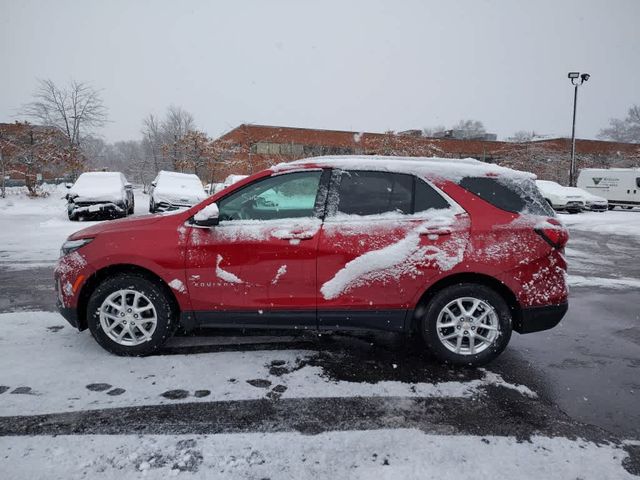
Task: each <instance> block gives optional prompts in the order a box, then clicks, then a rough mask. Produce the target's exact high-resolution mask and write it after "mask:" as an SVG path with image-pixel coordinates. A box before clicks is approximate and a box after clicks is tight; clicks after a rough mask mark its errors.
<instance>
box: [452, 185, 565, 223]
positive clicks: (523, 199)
mask: <svg viewBox="0 0 640 480" xmlns="http://www.w3.org/2000/svg"><path fill="white" fill-rule="evenodd" d="M460 186H461V187H462V188H464V189H465V190H468V191H469V192H471V193H473V194H475V195H477V196H478V197H480V198H482V199H483V200H485V201H487V202H489V203H490V204H491V205H493V206H494V207H497V208H499V209H501V210H506V211H507V212H512V213H529V214H533V215H543V216H548V217H554V216H555V213H554V211H553V209H552V208H551V207H550V206H549V204H548V203H547V202H546V201H545V199H544V198H543V197H542V195H541V194H540V191H539V190H538V187H536V185H535V183H534V182H533V180H528V179H518V180H514V179H510V178H494V177H465V178H463V179H462V180H461V181H460Z"/></svg>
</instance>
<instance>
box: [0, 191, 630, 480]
mask: <svg viewBox="0 0 640 480" xmlns="http://www.w3.org/2000/svg"><path fill="white" fill-rule="evenodd" d="M63 195H64V191H63V190H61V189H58V190H55V191H53V192H52V194H51V195H49V196H48V197H46V198H40V199H28V198H26V197H25V196H24V195H19V194H17V193H16V192H12V194H11V195H9V197H8V198H7V199H0V471H1V472H2V474H1V478H47V479H49V478H65V479H68V478H106V479H109V478H136V477H138V476H140V477H145V478H164V477H166V476H171V475H177V476H179V477H185V478H218V477H219V478H295V479H299V478H403V479H404V478H438V479H442V478H455V479H459V478H478V477H480V478H558V479H565V478H581V479H588V478H593V479H603V478H620V479H623V478H637V477H636V476H635V475H638V474H640V442H639V440H640V409H638V408H637V397H638V395H639V394H640V381H639V380H638V378H640V375H638V372H639V369H640V323H638V322H639V320H638V313H637V304H638V300H640V294H639V293H638V287H639V286H640V267H639V266H638V265H637V258H636V257H637V253H638V252H640V211H611V212H605V213H585V214H580V215H562V216H561V218H562V220H563V222H565V224H566V225H568V227H569V229H570V233H571V240H570V242H569V246H568V248H567V257H568V261H569V264H570V270H569V282H570V284H571V285H572V290H573V291H572V299H571V309H570V311H569V314H568V315H567V317H566V319H565V320H563V322H562V323H561V325H560V326H558V327H557V328H556V329H553V330H550V331H548V332H542V333H540V334H534V335H523V336H519V335H516V336H515V337H514V339H513V342H512V344H511V346H510V347H509V349H508V350H507V351H506V352H505V354H504V355H503V356H501V357H500V358H499V359H498V360H496V361H495V362H494V363H492V364H490V365H489V366H488V367H487V368H485V369H479V370H467V369H452V368H448V367H444V366H441V365H439V364H437V363H435V362H434V361H433V360H432V359H431V358H430V357H429V356H428V355H427V354H425V352H423V351H422V350H421V349H419V348H418V346H417V345H414V344H413V343H410V342H409V343H408V342H406V341H405V340H404V339H403V338H400V337H396V336H392V335H372V334H367V335H362V334H353V335H335V336H330V337H317V336H314V335H311V334H303V335H289V334H287V335H286V336H285V335H283V334H280V333H277V332H269V333H268V334H264V335H251V334H242V333H241V332H234V333H232V334H229V333H225V334H224V335H223V334H221V333H220V332H215V331H213V332H198V333H202V335H200V336H189V337H185V336H183V337H177V338H174V339H173V340H172V341H171V342H170V343H169V344H168V346H167V347H166V348H165V349H164V350H163V351H162V352H161V353H160V354H158V355H155V356H152V357H147V358H121V357H116V356H113V355H110V354H108V353H107V352H105V351H104V350H102V349H101V348H100V347H99V346H98V345H97V344H96V343H95V342H94V341H93V340H92V338H91V337H90V335H89V333H88V332H83V333H78V332H76V331H75V330H73V329H72V328H71V327H70V326H69V325H68V324H67V323H66V322H65V320H64V319H63V318H62V317H61V316H60V315H59V314H58V313H56V312H55V309H54V293H53V289H52V285H51V283H52V277H51V275H52V273H51V272H52V266H53V263H54V262H55V260H56V258H57V256H58V250H59V247H60V244H61V243H62V242H63V241H64V239H65V238H66V236H67V235H68V234H70V233H71V232H73V231H75V230H76V229H78V228H82V227H84V226H85V225H87V224H88V222H84V223H76V222H70V221H69V220H67V219H66V212H65V209H64V200H62V199H61V198H60V197H61V196H63ZM147 202H148V200H147V198H146V196H145V195H143V194H142V193H141V192H139V191H137V192H136V209H137V212H136V213H137V214H139V213H144V212H145V211H146V208H147V205H148V203H147Z"/></svg>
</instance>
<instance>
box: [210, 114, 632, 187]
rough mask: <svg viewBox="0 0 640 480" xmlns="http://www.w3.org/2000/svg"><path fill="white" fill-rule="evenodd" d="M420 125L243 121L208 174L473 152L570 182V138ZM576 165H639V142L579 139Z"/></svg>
mask: <svg viewBox="0 0 640 480" xmlns="http://www.w3.org/2000/svg"><path fill="white" fill-rule="evenodd" d="M418 132H419V131H418V130H408V131H405V132H400V133H395V132H388V133H368V132H349V131H339V130H318V129H308V128H294V127H278V126H269V125H250V124H243V125H240V126H239V127H236V128H234V129H233V130H231V131H229V132H227V133H226V134H224V135H222V136H221V137H220V138H218V139H217V140H215V141H214V144H215V146H216V149H215V150H216V156H215V158H216V159H215V161H214V162H212V164H211V168H210V172H209V178H213V179H215V180H216V181H221V180H222V179H224V178H225V177H226V176H227V175H229V174H232V173H235V174H251V173H255V172H257V171H259V170H262V169H264V168H267V167H269V166H271V165H274V164H276V163H280V162H289V161H292V160H296V159H300V158H305V157H313V156H320V155H393V156H425V157H433V156H436V157H444V158H465V157H471V158H476V159H478V160H481V161H484V162H491V163H498V164H500V165H504V166H508V167H512V168H516V169H519V170H527V171H530V172H533V173H535V174H536V175H538V176H539V177H540V178H543V179H549V180H556V181H559V182H561V183H566V182H567V180H568V175H569V158H570V151H571V139H569V138H554V139H544V140H534V141H526V142H503V141H497V140H495V139H493V138H494V136H492V135H491V134H489V135H488V136H485V137H483V138H476V139H459V138H455V135H454V134H453V133H455V132H453V133H451V135H448V136H447V135H443V136H441V137H440V136H439V137H437V138H432V137H423V136H421V135H419V134H418ZM576 157H577V164H578V168H585V167H596V166H597V167H638V166H640V145H638V144H630V143H617V142H608V141H600V140H576Z"/></svg>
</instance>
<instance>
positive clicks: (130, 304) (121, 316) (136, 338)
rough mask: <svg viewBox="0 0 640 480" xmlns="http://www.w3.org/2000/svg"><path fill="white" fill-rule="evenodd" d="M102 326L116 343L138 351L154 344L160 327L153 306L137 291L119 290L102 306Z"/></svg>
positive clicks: (106, 299) (108, 297)
mask: <svg viewBox="0 0 640 480" xmlns="http://www.w3.org/2000/svg"><path fill="white" fill-rule="evenodd" d="M99 313H100V325H101V326H102V330H103V331H104V333H105V334H106V335H107V336H108V337H109V338H110V339H111V340H113V341H114V342H116V343H118V344H119V345H124V346H127V347H134V346H136V345H140V344H142V343H144V342H148V341H150V340H151V338H152V336H153V333H154V332H155V330H156V326H157V324H158V316H157V313H156V309H155V307H154V306H153V303H151V301H150V300H149V299H148V298H147V297H146V296H145V295H144V294H142V293H140V292H136V291H135V290H129V289H126V290H117V291H115V292H113V293H112V294H110V295H109V296H107V298H105V300H104V301H103V302H102V305H101V306H100V312H99Z"/></svg>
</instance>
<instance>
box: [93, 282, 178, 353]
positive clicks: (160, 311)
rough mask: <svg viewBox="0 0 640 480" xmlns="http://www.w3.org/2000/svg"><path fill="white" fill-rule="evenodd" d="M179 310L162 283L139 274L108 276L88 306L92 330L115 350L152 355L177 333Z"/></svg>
mask: <svg viewBox="0 0 640 480" xmlns="http://www.w3.org/2000/svg"><path fill="white" fill-rule="evenodd" d="M176 317H177V312H176V311H175V308H174V307H173V304H172V302H171V301H170V299H169V298H168V294H167V292H166V290H165V289H164V288H163V286H162V284H160V283H159V282H157V281H153V280H151V279H149V278H147V277H145V276H143V275H140V274H136V273H126V274H119V275H116V276H114V277H111V278H108V279H107V280H105V281H104V282H102V283H101V284H100V285H98V287H97V288H96V289H95V290H94V292H93V293H92V294H91V297H90V298H89V303H88V305H87V318H88V323H89V330H90V331H91V334H92V335H93V337H94V338H95V339H96V341H97V342H98V343H99V344H100V345H101V346H102V347H103V348H104V349H105V350H108V351H109V352H111V353H115V354H116V355H122V356H142V355H149V354H151V353H153V352H155V351H156V350H158V349H159V348H160V347H161V346H162V345H163V344H164V342H165V341H166V340H167V339H168V338H169V337H170V336H171V335H172V334H173V331H174V325H176V323H177V319H176Z"/></svg>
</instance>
